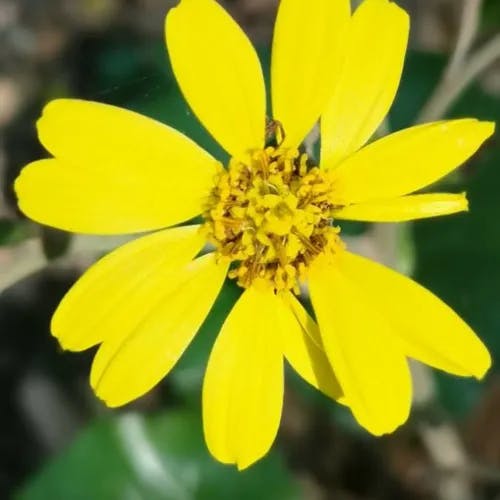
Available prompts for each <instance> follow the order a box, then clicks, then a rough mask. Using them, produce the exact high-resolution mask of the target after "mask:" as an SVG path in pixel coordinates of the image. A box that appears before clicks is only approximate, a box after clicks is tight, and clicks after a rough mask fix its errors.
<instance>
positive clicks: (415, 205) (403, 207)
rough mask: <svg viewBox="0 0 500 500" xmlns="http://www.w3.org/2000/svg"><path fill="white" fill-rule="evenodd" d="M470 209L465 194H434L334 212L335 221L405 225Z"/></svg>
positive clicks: (393, 199)
mask: <svg viewBox="0 0 500 500" xmlns="http://www.w3.org/2000/svg"><path fill="white" fill-rule="evenodd" d="M468 209H469V205H468V203H467V198H466V196H465V193H462V194H449V193H433V194H414V195H409V196H401V197H399V198H392V199H390V200H381V201H371V202H368V203H360V204H357V205H349V206H347V207H344V208H340V209H338V210H335V211H334V213H333V216H334V218H336V219H346V220H360V221H368V222H403V221H409V220H415V219H426V218H429V217H437V216H439V215H449V214H455V213H457V212H463V211H466V210H468Z"/></svg>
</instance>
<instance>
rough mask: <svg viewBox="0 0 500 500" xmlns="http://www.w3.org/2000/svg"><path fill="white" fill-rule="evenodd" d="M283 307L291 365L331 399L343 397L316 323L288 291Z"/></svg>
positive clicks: (285, 336)
mask: <svg viewBox="0 0 500 500" xmlns="http://www.w3.org/2000/svg"><path fill="white" fill-rule="evenodd" d="M284 300H286V308H284V309H283V314H282V318H281V321H282V322H283V326H282V327H281V328H282V331H283V332H286V334H285V335H283V350H284V353H285V358H286V359H287V361H288V362H289V363H290V364H291V365H292V367H293V369H294V370H295V371H296V372H297V373H298V374H299V375H300V376H301V377H302V378H303V379H304V380H305V381H307V382H308V383H309V384H311V385H312V386H313V387H315V388H316V389H318V390H320V391H321V392H323V393H324V394H326V395H327V396H329V397H330V398H332V399H336V400H338V399H341V398H343V394H342V389H341V388H340V385H339V383H338V380H337V378H336V377H335V374H334V373H333V370H332V367H331V366H330V362H329V361H328V358H327V357H326V354H325V351H324V348H323V343H322V340H321V336H320V334H319V330H318V325H317V324H316V322H315V321H314V320H313V319H312V318H311V316H309V314H308V313H307V311H306V310H305V309H304V307H303V306H302V304H301V303H300V302H299V301H298V300H297V299H296V298H295V297H294V296H293V295H292V294H291V293H289V294H288V295H287V296H286V297H285V298H284Z"/></svg>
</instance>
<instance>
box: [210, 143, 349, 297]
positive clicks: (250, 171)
mask: <svg viewBox="0 0 500 500" xmlns="http://www.w3.org/2000/svg"><path fill="white" fill-rule="evenodd" d="M332 190H333V186H332V181H331V179H330V178H329V177H328V176H327V175H326V174H325V173H324V172H323V171H322V170H320V169H319V168H318V167H316V166H310V165H309V164H308V157H307V155H305V154H299V152H298V151H291V150H286V151H283V150H280V149H279V148H274V147H267V148H266V149H265V150H258V151H254V152H252V153H251V154H249V155H248V157H247V158H245V159H237V158H232V159H231V161H230V163H229V167H228V169H227V170H224V171H223V172H221V173H220V175H219V177H218V179H217V182H216V185H215V187H214V189H213V190H212V193H211V195H210V199H209V201H208V204H207V206H206V209H205V212H204V216H205V224H204V226H203V229H204V231H205V233H206V235H207V237H208V238H209V240H210V241H211V242H212V243H213V244H214V245H215V246H216V251H217V253H218V255H219V256H220V257H224V258H229V260H230V261H231V262H234V263H235V266H234V268H233V269H232V270H231V272H230V273H229V276H230V277H232V278H235V279H237V281H238V284H239V285H241V286H243V287H249V286H250V285H252V284H254V283H255V280H264V281H266V282H268V283H269V284H270V285H271V286H272V287H273V288H274V289H275V290H276V291H280V290H297V289H298V284H299V282H300V281H302V280H303V279H304V278H305V274H306V272H307V268H308V267H309V264H310V263H311V261H312V260H313V259H314V258H315V257H316V256H317V255H318V254H320V253H324V252H326V253H335V252H337V251H338V250H339V249H340V248H341V246H342V244H341V241H340V238H339V236H338V233H339V229H338V228H337V227H335V226H333V224H332V222H333V217H332V211H333V208H334V205H333V204H332V203H331V202H330V199H331V193H332Z"/></svg>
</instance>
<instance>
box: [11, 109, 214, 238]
mask: <svg viewBox="0 0 500 500" xmlns="http://www.w3.org/2000/svg"><path fill="white" fill-rule="evenodd" d="M38 134H39V137H40V140H41V142H42V143H43V145H44V146H45V147H46V148H47V149H48V150H49V151H50V152H51V153H52V154H53V155H54V156H56V159H51V160H41V161H37V162H34V163H32V164H31V165H28V166H27V167H25V168H24V169H23V170H22V172H21V175H20V177H18V179H17V180H16V183H15V189H16V192H17V196H18V198H19V206H20V208H21V210H22V211H23V212H24V213H25V214H26V215H27V216H28V217H30V218H32V219H34V220H36V221H38V222H41V223H43V224H47V225H49V226H54V227H58V228H61V229H65V230H67V231H74V232H81V233H101V234H116V233H131V232H138V231H147V230H153V229H159V228H163V227H166V226H169V225H172V224H176V223H179V222H182V221H184V220H188V219H190V218H192V217H194V216H195V215H197V214H199V213H200V212H201V211H202V206H203V203H204V200H205V199H206V197H207V194H208V192H209V190H210V189H211V187H212V185H213V182H214V181H213V179H214V176H215V174H216V172H217V162H216V161H215V160H214V159H213V158H212V157H211V156H210V155H209V154H208V153H206V152H205V151H203V150H202V149H201V148H199V147H198V146H197V145H196V144H195V143H194V142H192V141H191V140H189V139H188V138H187V137H185V136H184V135H182V134H181V133H179V132H177V131H176V130H174V129H172V128H170V127H167V126H166V125H163V124H161V123H159V122H156V121H154V120H151V119H149V118H146V117H144V116H141V115H139V114H137V113H133V112H131V111H127V110H125V109H120V108H116V107H114V106H108V105H105V104H98V103H94V102H87V101H78V100H57V101H53V102H51V103H50V104H49V105H48V106H47V107H46V108H45V110H44V113H43V116H42V118H41V119H40V120H39V122H38Z"/></svg>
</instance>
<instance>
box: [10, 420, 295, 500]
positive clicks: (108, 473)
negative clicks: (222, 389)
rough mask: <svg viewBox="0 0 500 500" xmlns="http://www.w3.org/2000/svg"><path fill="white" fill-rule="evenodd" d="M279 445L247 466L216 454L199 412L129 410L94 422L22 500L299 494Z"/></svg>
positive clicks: (190, 499)
mask: <svg viewBox="0 0 500 500" xmlns="http://www.w3.org/2000/svg"><path fill="white" fill-rule="evenodd" d="M299 497H300V495H299V489H298V486H297V484H296V483H295V482H294V481H293V480H292V478H291V476H290V475H289V473H288V472H287V470H286V469H285V468H284V466H283V464H282V462H281V459H280V458H279V456H278V455H277V454H276V453H270V454H269V455H268V456H267V457H265V458H264V459H263V460H262V461H260V462H259V463H258V464H256V465H255V466H253V467H251V468H250V469H248V470H246V471H244V472H238V471H237V470H236V469H235V468H234V467H230V466H224V465H222V464H219V463H217V462H216V461H215V460H214V459H212V458H211V456H210V455H209V453H208V451H207V450H206V447H205V444H204V442H203V436H202V431H201V422H200V419H199V417H198V416H197V414H192V413H190V412H187V411H180V410H179V411H172V412H167V413H162V414H158V415H156V416H150V417H147V418H145V417H142V416H140V415H136V414H125V415H122V416H119V417H115V418H107V419H104V420H102V421H100V422H97V423H94V424H92V425H91V426H90V427H89V428H88V429H87V430H85V431H84V432H83V433H82V434H81V435H80V436H79V437H78V438H77V439H76V441H75V442H74V443H73V444H72V446H70V447H69V449H68V450H67V451H66V452H64V453H63V454H62V455H60V456H59V457H57V458H56V459H55V460H53V461H52V462H51V463H49V464H48V465H47V466H45V467H44V468H43V469H42V470H41V471H40V473H39V474H38V475H37V476H36V477H34V478H33V479H32V480H31V481H30V482H29V483H28V484H27V485H26V486H25V487H24V488H23V489H22V490H21V491H20V492H19V493H18V495H17V496H16V498H17V499H18V500H49V499H50V500H58V499H61V500H66V499H71V500H80V499H81V500H87V499H89V498H91V499H92V500H101V499H102V500H115V499H116V500H124V499H129V498H130V499H137V500H142V499H144V500H212V499H214V498H216V499H217V500H225V499H227V500H233V499H235V498H238V499H239V500H254V499H257V498H258V499H259V500H260V499H262V500H266V499H268V500H274V499H277V498H286V499H290V500H293V499H298V498H299Z"/></svg>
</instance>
